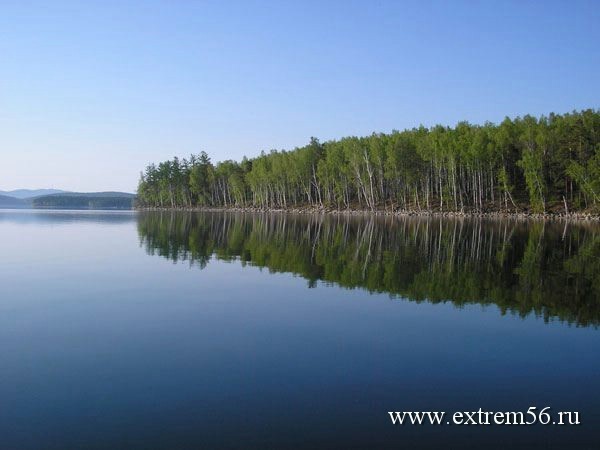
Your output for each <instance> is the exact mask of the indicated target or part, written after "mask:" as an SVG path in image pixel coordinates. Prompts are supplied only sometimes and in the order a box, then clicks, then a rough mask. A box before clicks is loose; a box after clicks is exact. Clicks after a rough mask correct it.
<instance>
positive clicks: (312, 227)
mask: <svg viewBox="0 0 600 450" xmlns="http://www.w3.org/2000/svg"><path fill="white" fill-rule="evenodd" d="M137 220H138V232H139V236H140V241H141V245H143V246H144V247H145V248H146V251H147V252H148V253H149V254H153V255H154V254H157V255H160V256H162V257H165V258H168V259H170V260H172V261H186V262H188V263H189V264H191V265H196V266H198V267H200V268H203V267H205V266H206V265H207V264H208V263H209V262H210V261H211V260H212V259H213V258H216V259H218V260H223V261H235V260H238V261H241V263H242V264H249V265H252V266H257V267H261V268H263V267H264V268H267V269H268V270H269V271H272V272H282V273H293V274H296V275H298V276H301V277H303V278H305V279H307V280H308V283H309V286H311V287H312V286H316V285H317V282H318V281H323V282H326V283H334V284H336V285H338V286H342V287H346V288H350V289H354V288H361V289H366V290H368V291H369V292H377V293H387V294H389V295H390V296H391V297H392V298H404V299H409V300H413V301H418V302H420V301H427V302H432V303H438V302H447V301H451V302H452V303H453V304H455V305H456V306H462V305H466V304H482V305H496V306H498V308H500V310H501V311H503V312H512V313H515V314H519V315H522V316H526V315H528V314H535V315H537V316H540V317H543V318H544V319H545V320H552V319H556V318H557V319H560V320H564V321H566V322H569V323H574V324H577V325H581V326H589V325H592V326H598V325H599V324H600V259H598V254H599V253H600V230H599V229H598V227H595V226H593V225H591V224H585V223H579V224H570V223H568V222H565V223H564V224H559V223H556V222H546V221H534V222H532V223H528V222H525V221H523V220H516V219H507V220H502V221H500V220H482V219H479V218H473V219H465V218H451V219H446V218H434V217H369V218H367V219H365V218H360V217H348V216H339V215H336V216H326V215H320V214H319V215H317V214H305V215H300V214H294V215H278V214H270V213H257V214H247V213H235V212H234V213H229V212H224V213H217V212H214V213H193V212H183V211H169V212H166V211H161V212H158V213H155V212H148V213H141V214H140V215H139V216H138V218H137Z"/></svg>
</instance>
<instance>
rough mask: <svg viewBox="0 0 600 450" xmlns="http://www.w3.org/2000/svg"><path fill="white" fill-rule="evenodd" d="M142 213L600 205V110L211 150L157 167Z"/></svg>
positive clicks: (142, 185)
mask: <svg viewBox="0 0 600 450" xmlns="http://www.w3.org/2000/svg"><path fill="white" fill-rule="evenodd" d="M137 201H138V205H139V206H142V207H163V208H165V207H169V208H178V207H195V206H218V207H247V206H254V207H260V208H292V207H300V206H312V207H327V208H336V209H349V208H357V209H367V210H378V209H386V210H437V211H490V210H496V211H500V210H503V211H521V210H528V211H532V212H538V213H543V212H548V211H553V210H560V211H565V210H567V211H568V212H571V211H573V210H593V211H597V210H598V208H599V207H600V113H599V112H598V111H597V110H595V109H587V110H582V111H574V112H572V113H567V114H562V115H561V114H554V113H552V114H550V115H548V116H541V117H539V118H536V117H533V116H530V115H526V116H524V117H517V118H515V119H510V118H508V117H507V118H505V119H504V120H503V121H502V122H501V123H500V124H493V123H489V122H487V123H485V124H483V125H474V124H470V123H468V122H460V123H458V124H457V125H456V126H455V127H447V126H442V125H436V126H434V127H431V128H427V127H424V126H420V127H418V128H413V129H410V130H404V131H392V132H391V133H374V134H372V135H370V136H367V137H354V136H352V137H345V138H342V139H339V140H332V141H327V142H320V141H319V140H318V139H316V138H311V139H310V142H309V143H308V145H306V146H304V147H299V148H295V149H293V150H289V151H288V150H272V151H270V152H269V153H266V152H262V153H261V154H260V156H257V157H255V158H251V159H249V158H246V157H244V158H243V159H242V161H240V162H237V161H232V160H227V161H221V162H217V163H216V164H214V163H213V162H212V161H211V160H210V158H209V156H208V155H207V154H206V153H205V152H201V153H200V154H199V155H191V156H190V157H189V158H183V159H179V158H177V157H175V158H173V159H172V160H168V161H164V162H161V163H159V164H158V165H156V164H150V165H148V166H147V167H146V169H145V171H144V172H143V173H142V174H141V176H140V181H139V185H138V198H137Z"/></svg>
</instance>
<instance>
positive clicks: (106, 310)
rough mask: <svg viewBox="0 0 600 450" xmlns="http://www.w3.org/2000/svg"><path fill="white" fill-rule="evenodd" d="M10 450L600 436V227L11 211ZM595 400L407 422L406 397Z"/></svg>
mask: <svg viewBox="0 0 600 450" xmlns="http://www.w3.org/2000/svg"><path fill="white" fill-rule="evenodd" d="M0 244H1V245H0V248H1V250H2V254H1V257H0V286H1V293H2V295H1V297H0V401H1V402H0V448H2V449H75V448H77V449H115V448H124V449H125V448H126V449H142V448H143V449H188V448H189V449H197V448H207V449H215V448H256V449H267V448H274V449H282V448H307V449H308V448H311V449H313V448H430V447H445V448H460V447H465V448H469V447H470V448H481V447H488V448H505V447H507V446H510V447H511V448H564V447H567V446H568V447H569V448H598V447H597V445H598V442H600V434H599V433H600V432H599V429H600V350H599V349H600V332H599V329H598V326H599V325H600V227H598V225H593V224H586V223H565V222H556V223H545V222H536V221H529V222H526V221H522V220H521V221H520V220H508V219H507V220H481V219H480V220H475V219H439V218H432V217H421V218H398V217H396V218H392V217H388V218H382V217H371V218H369V217H346V216H326V217H324V216H314V215H284V214H266V213H265V214H241V213H181V212H179V213H175V212H147V213H135V212H99V211H84V212H82V211H77V212H69V211H27V210H22V211H10V210H3V211H2V210H0ZM530 406H535V407H537V408H538V410H539V409H542V408H544V407H547V406H549V407H551V410H550V411H551V412H552V413H553V414H555V413H556V412H558V411H577V412H579V417H580V420H581V424H580V425H564V426H558V425H554V426H553V425H551V424H550V425H546V426H542V425H533V426H515V425H512V426H507V425H504V426H503V425H490V426H483V425H477V426H473V425H471V426H468V425H465V426H459V425H454V424H453V425H422V426H417V425H393V424H392V422H391V420H390V417H389V415H388V411H446V412H447V413H448V415H449V416H451V415H452V414H453V413H454V412H455V411H477V410H478V409H479V408H482V409H483V410H485V411H522V412H526V411H527V410H528V408H529V407H530Z"/></svg>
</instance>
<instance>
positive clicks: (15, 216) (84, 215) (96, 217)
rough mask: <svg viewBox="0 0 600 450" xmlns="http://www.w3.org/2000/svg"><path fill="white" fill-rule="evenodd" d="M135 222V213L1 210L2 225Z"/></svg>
mask: <svg viewBox="0 0 600 450" xmlns="http://www.w3.org/2000/svg"><path fill="white" fill-rule="evenodd" d="M134 220H135V212H134V211H100V210H85V211H82V210H63V209H55V210H54V209H49V210H44V209H16V210H10V209H0V223H2V222H7V223H15V224H18V225H27V224H35V225H63V224H70V223H101V224H120V223H126V222H131V221H134Z"/></svg>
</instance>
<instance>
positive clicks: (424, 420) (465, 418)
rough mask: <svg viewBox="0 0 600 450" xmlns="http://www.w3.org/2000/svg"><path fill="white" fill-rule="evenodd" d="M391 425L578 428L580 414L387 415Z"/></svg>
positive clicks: (533, 410)
mask: <svg viewBox="0 0 600 450" xmlns="http://www.w3.org/2000/svg"><path fill="white" fill-rule="evenodd" d="M388 414H389V416H390V419H391V421H392V424H394V425H426V424H431V425H452V424H453V425H534V424H536V423H537V424H540V425H579V424H581V421H580V417H579V412H577V411H559V412H557V413H553V412H552V411H551V408H550V407H549V406H546V407H545V408H542V409H540V410H538V408H537V407H535V406H530V407H529V408H528V409H527V411H525V412H522V411H483V410H482V409H481V408H479V409H478V410H477V411H457V412H455V413H454V414H452V416H451V417H449V416H446V412H444V411H388Z"/></svg>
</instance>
